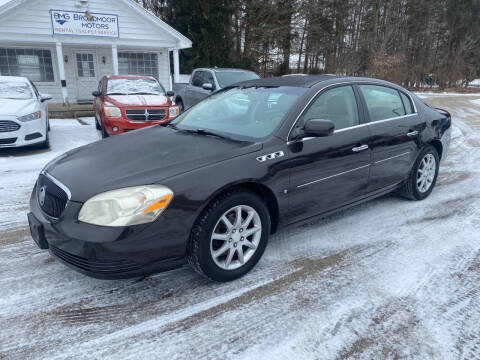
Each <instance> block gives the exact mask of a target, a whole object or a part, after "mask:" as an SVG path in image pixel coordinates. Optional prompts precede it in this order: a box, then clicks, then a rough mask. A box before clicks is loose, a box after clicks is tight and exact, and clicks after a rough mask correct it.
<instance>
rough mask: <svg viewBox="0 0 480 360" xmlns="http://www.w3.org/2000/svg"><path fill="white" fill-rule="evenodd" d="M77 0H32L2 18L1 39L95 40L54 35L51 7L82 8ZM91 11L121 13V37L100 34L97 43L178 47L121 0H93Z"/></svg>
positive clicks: (72, 9)
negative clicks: (106, 36)
mask: <svg viewBox="0 0 480 360" xmlns="http://www.w3.org/2000/svg"><path fill="white" fill-rule="evenodd" d="M76 2H77V0H31V1H28V2H27V3H24V4H23V5H20V6H18V7H17V8H14V9H13V10H11V11H9V12H7V13H5V14H4V16H3V17H2V21H1V22H0V41H1V40H10V41H22V40H24V39H25V37H26V36H28V38H29V39H30V40H31V41H32V40H34V41H40V42H41V41H43V42H51V41H55V39H57V40H60V41H62V42H70V41H74V42H76V43H91V42H92V37H88V36H70V35H55V36H54V35H52V24H51V19H50V10H51V9H57V10H70V11H81V9H80V8H78V7H76V6H75V4H76ZM89 11H90V12H91V13H108V14H117V15H118V16H119V20H118V22H119V26H120V38H119V39H111V38H102V37H96V38H94V39H95V43H96V44H102V43H103V44H111V43H112V41H115V42H116V43H117V44H119V45H126V46H147V47H158V48H163V47H175V46H177V42H178V39H177V38H175V37H174V36H172V35H171V34H169V33H167V32H166V31H162V29H160V28H159V27H158V26H156V25H155V24H154V23H153V22H152V21H151V20H150V19H149V18H148V16H149V15H147V14H145V16H140V15H139V14H138V13H137V12H136V11H134V10H132V8H130V6H128V5H126V4H124V3H123V2H122V1H119V0H89Z"/></svg>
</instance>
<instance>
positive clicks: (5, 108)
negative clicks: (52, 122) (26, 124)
mask: <svg viewBox="0 0 480 360" xmlns="http://www.w3.org/2000/svg"><path fill="white" fill-rule="evenodd" d="M35 111H38V104H37V100H36V99H28V100H13V99H0V114H1V115H10V116H23V115H28V114H31V113H34V112H35Z"/></svg>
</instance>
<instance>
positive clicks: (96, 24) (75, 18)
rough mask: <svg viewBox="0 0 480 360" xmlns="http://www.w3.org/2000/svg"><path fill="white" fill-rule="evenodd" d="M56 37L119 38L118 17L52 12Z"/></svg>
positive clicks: (64, 11)
mask: <svg viewBox="0 0 480 360" xmlns="http://www.w3.org/2000/svg"><path fill="white" fill-rule="evenodd" d="M50 14H51V17H52V28H53V34H54V35H76V36H103V37H119V36H120V31H119V25H118V15H112V14H98V13H89V12H80V11H67V10H50Z"/></svg>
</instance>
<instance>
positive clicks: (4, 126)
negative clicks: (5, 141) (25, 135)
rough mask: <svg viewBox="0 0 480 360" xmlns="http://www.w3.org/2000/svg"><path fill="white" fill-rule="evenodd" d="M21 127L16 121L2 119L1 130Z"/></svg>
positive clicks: (7, 130) (5, 130)
mask: <svg viewBox="0 0 480 360" xmlns="http://www.w3.org/2000/svg"><path fill="white" fill-rule="evenodd" d="M18 129H20V125H19V124H17V123H16V122H15V121H10V120H0V132H12V131H17V130H18Z"/></svg>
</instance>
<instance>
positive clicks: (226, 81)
mask: <svg viewBox="0 0 480 360" xmlns="http://www.w3.org/2000/svg"><path fill="white" fill-rule="evenodd" d="M215 74H216V75H217V81H218V84H219V85H220V87H221V88H224V87H227V86H230V85H232V84H235V83H237V82H240V81H247V80H253V79H260V76H258V75H257V74H255V73H254V72H251V71H217V72H216V73H215Z"/></svg>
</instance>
